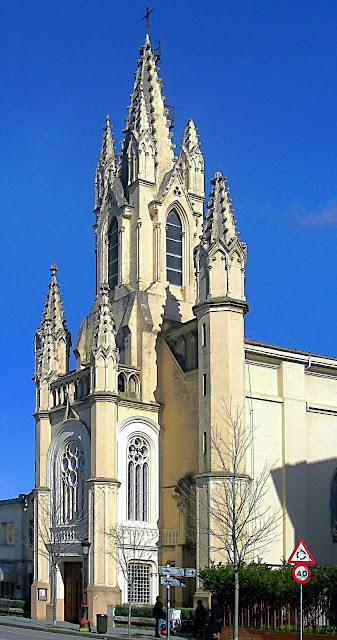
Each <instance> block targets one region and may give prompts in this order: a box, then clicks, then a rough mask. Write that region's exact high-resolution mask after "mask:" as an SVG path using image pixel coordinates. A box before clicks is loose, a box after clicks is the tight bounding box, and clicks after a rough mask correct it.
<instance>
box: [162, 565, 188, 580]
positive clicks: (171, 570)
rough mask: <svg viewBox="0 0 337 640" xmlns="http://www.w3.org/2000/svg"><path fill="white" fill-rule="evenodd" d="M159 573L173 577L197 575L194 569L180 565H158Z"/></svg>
mask: <svg viewBox="0 0 337 640" xmlns="http://www.w3.org/2000/svg"><path fill="white" fill-rule="evenodd" d="M159 575H160V576H172V577H173V576H174V577H176V578H177V577H181V578H183V577H185V578H195V577H196V575H197V570H196V569H186V568H182V567H159Z"/></svg>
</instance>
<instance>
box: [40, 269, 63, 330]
mask: <svg viewBox="0 0 337 640" xmlns="http://www.w3.org/2000/svg"><path fill="white" fill-rule="evenodd" d="M50 271H51V282H50V284H49V288H48V293H47V298H46V301H45V304H44V309H43V315H42V320H41V329H43V327H44V324H45V323H47V322H48V323H50V322H51V325H52V326H51V329H52V331H55V332H56V331H58V330H59V329H63V330H64V331H67V325H66V320H65V315H64V310H63V303H62V299H61V293H60V285H59V284H58V282H57V277H56V273H57V271H58V268H57V266H56V264H55V263H54V264H52V265H51V267H50Z"/></svg>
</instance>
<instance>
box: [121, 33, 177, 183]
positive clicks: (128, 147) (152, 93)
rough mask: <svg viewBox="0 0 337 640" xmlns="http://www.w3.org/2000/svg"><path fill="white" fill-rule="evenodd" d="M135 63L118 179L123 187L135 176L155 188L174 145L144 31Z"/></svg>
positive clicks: (169, 164) (170, 159)
mask: <svg viewBox="0 0 337 640" xmlns="http://www.w3.org/2000/svg"><path fill="white" fill-rule="evenodd" d="M137 64H138V70H137V72H136V74H135V75H136V80H135V84H134V89H133V93H132V94H131V105H130V107H129V108H128V110H129V116H128V117H127V118H126V128H125V129H124V140H123V142H122V152H121V179H122V182H123V185H124V188H125V187H126V186H127V185H130V184H132V182H134V181H135V180H137V179H138V178H143V179H145V180H147V181H150V182H155V183H156V185H157V188H159V186H160V184H161V182H162V179H163V177H164V175H165V174H166V173H167V172H168V171H170V170H171V169H172V167H173V157H174V156H173V151H174V145H173V144H172V142H171V139H172V137H173V134H172V133H171V132H170V128H171V121H170V120H169V111H168V109H166V108H165V98H164V97H163V96H162V92H161V89H162V87H163V84H162V80H161V78H159V77H158V71H159V68H158V67H157V56H156V55H155V54H154V52H153V51H152V48H151V42H150V37H149V34H148V33H147V34H146V36H145V42H144V45H143V46H142V48H141V49H140V59H139V60H138V62H137Z"/></svg>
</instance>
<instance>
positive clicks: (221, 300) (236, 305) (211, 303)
mask: <svg viewBox="0 0 337 640" xmlns="http://www.w3.org/2000/svg"><path fill="white" fill-rule="evenodd" d="M203 310H206V311H207V310H212V311H213V310H216V311H225V310H233V311H239V312H241V313H243V314H244V315H245V314H246V313H248V311H249V305H248V302H246V301H245V300H238V299H237V298H228V297H227V296H221V297H217V298H208V299H207V300H204V301H203V302H198V303H197V304H195V305H194V307H193V308H192V311H193V313H194V315H196V316H197V314H198V313H199V312H200V311H203Z"/></svg>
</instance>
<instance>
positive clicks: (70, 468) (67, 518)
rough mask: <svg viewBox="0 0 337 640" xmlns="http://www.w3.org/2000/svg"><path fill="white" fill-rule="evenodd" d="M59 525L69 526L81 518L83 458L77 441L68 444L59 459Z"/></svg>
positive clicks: (83, 503)
mask: <svg viewBox="0 0 337 640" xmlns="http://www.w3.org/2000/svg"><path fill="white" fill-rule="evenodd" d="M59 462H60V465H61V470H60V471H61V474H60V475H61V496H60V497H61V500H60V512H61V513H60V516H61V517H60V523H62V524H71V523H74V522H76V520H78V518H80V517H81V516H83V511H84V506H85V479H84V467H85V458H84V454H83V450H82V446H81V443H80V441H79V440H76V441H72V442H68V443H67V444H66V445H65V447H64V450H63V453H62V455H61V459H60V458H59Z"/></svg>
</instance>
